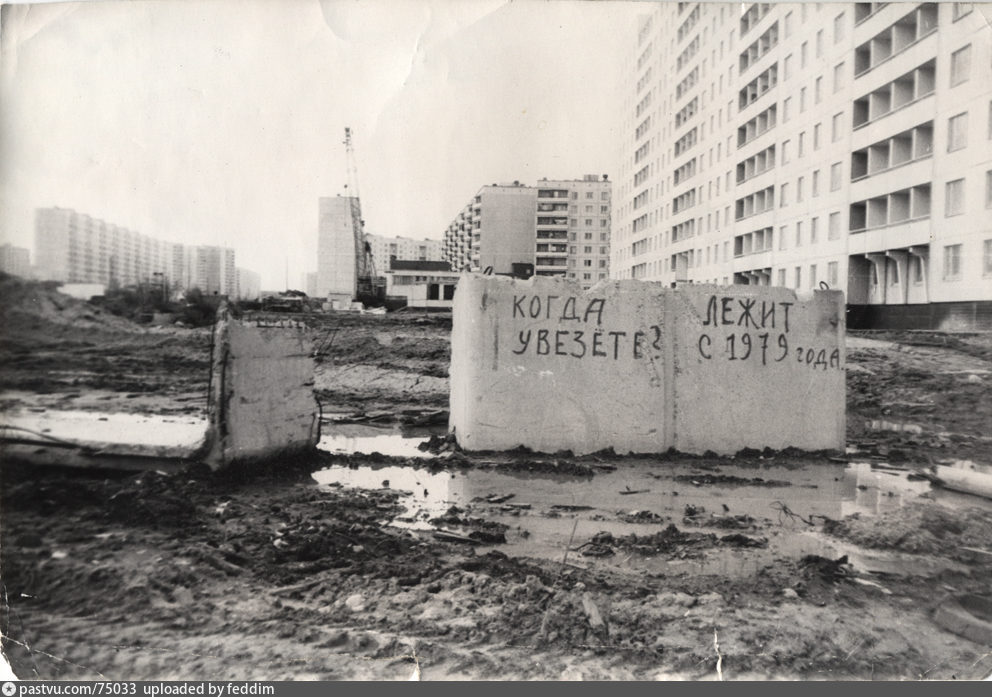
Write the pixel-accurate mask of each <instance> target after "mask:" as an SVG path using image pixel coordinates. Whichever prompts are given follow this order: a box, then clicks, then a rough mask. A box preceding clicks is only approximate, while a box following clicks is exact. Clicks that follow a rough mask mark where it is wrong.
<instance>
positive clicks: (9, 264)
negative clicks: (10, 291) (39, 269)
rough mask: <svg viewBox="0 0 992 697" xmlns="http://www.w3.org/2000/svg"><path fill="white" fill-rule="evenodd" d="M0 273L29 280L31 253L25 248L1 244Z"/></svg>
mask: <svg viewBox="0 0 992 697" xmlns="http://www.w3.org/2000/svg"><path fill="white" fill-rule="evenodd" d="M0 271H3V272H4V273H9V274H11V275H13V276H20V277H21V278H28V277H29V276H30V275H31V253H30V252H29V251H28V250H27V249H24V248H23V247H15V246H14V245H12V244H0Z"/></svg>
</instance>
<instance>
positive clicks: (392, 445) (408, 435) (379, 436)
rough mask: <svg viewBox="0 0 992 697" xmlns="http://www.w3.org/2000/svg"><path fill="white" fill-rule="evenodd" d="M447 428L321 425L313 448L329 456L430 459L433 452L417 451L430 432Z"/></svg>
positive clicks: (441, 431)
mask: <svg viewBox="0 0 992 697" xmlns="http://www.w3.org/2000/svg"><path fill="white" fill-rule="evenodd" d="M446 430H447V429H446V428H445V429H430V428H401V427H399V426H371V425H369V424H331V425H328V424H324V425H323V427H322V428H321V437H320V442H319V443H318V444H317V447H318V448H319V449H321V450H326V451H327V452H331V453H343V454H352V453H365V454H371V453H380V454H382V455H387V456H390V457H418V458H431V457H434V455H433V453H429V452H424V451H423V450H420V449H418V447H417V446H419V445H420V444H421V443H423V442H424V441H425V440H427V439H428V438H430V436H431V435H432V434H434V433H444V432H445V431H446Z"/></svg>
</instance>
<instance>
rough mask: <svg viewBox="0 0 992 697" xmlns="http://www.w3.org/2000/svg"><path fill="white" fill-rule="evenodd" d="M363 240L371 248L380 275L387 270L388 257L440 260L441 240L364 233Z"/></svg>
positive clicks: (441, 258)
mask: <svg viewBox="0 0 992 697" xmlns="http://www.w3.org/2000/svg"><path fill="white" fill-rule="evenodd" d="M365 241H366V243H368V245H369V248H370V249H371V250H372V260H373V263H374V264H375V271H376V273H377V274H378V275H382V274H383V273H385V272H386V271H388V270H389V260H390V258H396V259H399V260H402V261H442V260H443V257H442V250H441V247H442V242H441V240H429V239H423V240H416V239H413V238H412V237H386V236H384V235H372V234H366V235H365Z"/></svg>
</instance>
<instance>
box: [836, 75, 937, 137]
mask: <svg viewBox="0 0 992 697" xmlns="http://www.w3.org/2000/svg"><path fill="white" fill-rule="evenodd" d="M936 72H937V60H936V59H931V60H929V61H927V62H926V63H924V64H923V65H921V66H919V67H918V68H915V69H914V70H910V71H909V72H908V73H906V74H904V75H901V76H899V77H897V78H896V79H895V80H893V81H892V82H889V83H886V84H884V85H882V86H881V87H879V88H878V89H876V90H874V91H873V92H870V93H869V94H866V95H865V96H863V97H860V98H859V99H856V100H854V107H853V109H852V112H853V126H854V128H861V127H862V126H865V125H867V124H869V123H871V122H872V121H875V120H877V119H880V118H882V117H883V116H885V115H886V114H890V113H892V112H893V111H896V110H897V109H901V108H902V107H904V106H906V105H907V104H912V103H913V102H915V101H917V100H919V99H923V98H924V97H926V96H928V95H930V94H933V91H934V88H935V86H936Z"/></svg>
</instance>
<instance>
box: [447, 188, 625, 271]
mask: <svg viewBox="0 0 992 697" xmlns="http://www.w3.org/2000/svg"><path fill="white" fill-rule="evenodd" d="M612 186H613V183H612V182H611V181H609V179H608V178H607V177H606V176H603V177H599V176H597V175H594V174H590V175H586V176H584V177H583V178H582V179H556V180H549V179H542V180H541V181H539V182H538V183H537V185H536V186H533V187H531V186H526V185H523V184H520V183H519V182H514V183H513V184H505V185H496V184H493V185H491V186H484V187H482V188H481V189H480V190H479V192H478V193H477V194H476V195H475V196H474V197H473V199H472V200H471V201H469V203H468V204H466V206H465V207H464V208H463V209H462V210H461V212H460V213H459V214H458V216H457V217H456V218H455V219H454V220H453V221H452V222H451V224H450V225H449V226H448V229H447V230H446V231H445V233H444V240H443V243H442V252H443V254H444V259H445V261H448V262H450V263H451V266H452V268H453V269H455V270H460V271H466V270H468V271H481V270H485V269H486V268H488V267H492V269H493V271H494V272H495V273H510V272H511V271H513V264H531V265H533V268H534V273H535V275H540V276H562V277H565V278H568V279H570V280H574V281H576V282H578V283H579V284H581V285H582V286H583V287H584V288H589V287H591V286H592V285H594V284H595V283H597V282H598V281H601V280H605V279H606V278H608V277H609V273H610V267H609V264H610V227H611V220H612Z"/></svg>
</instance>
